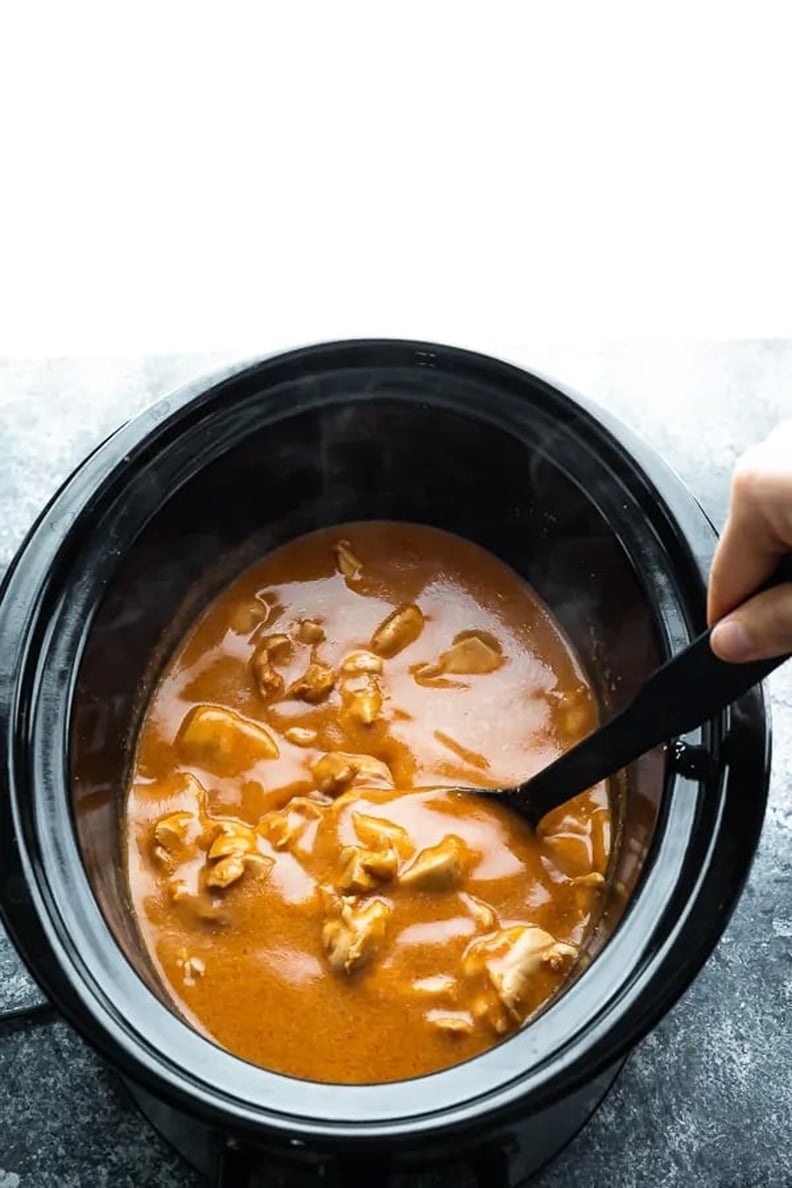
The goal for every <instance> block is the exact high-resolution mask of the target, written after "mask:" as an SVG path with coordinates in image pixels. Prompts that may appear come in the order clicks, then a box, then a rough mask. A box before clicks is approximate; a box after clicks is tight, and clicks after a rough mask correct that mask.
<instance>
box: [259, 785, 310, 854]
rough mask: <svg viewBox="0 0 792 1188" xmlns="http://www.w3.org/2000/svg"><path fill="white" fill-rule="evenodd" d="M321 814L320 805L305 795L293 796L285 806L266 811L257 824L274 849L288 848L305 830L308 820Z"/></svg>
mask: <svg viewBox="0 0 792 1188" xmlns="http://www.w3.org/2000/svg"><path fill="white" fill-rule="evenodd" d="M321 815H322V808H321V805H318V804H317V803H316V801H314V800H308V798H307V797H305V796H293V797H292V799H291V800H290V801H289V803H288V804H287V805H286V807H285V808H282V809H278V810H277V811H275V812H271V813H267V814H266V815H265V816H264V817H262V818H261V820H260V821H259V824H258V828H259V830H260V831H261V832H262V833H263V834H265V835H266V837H268V838H269V840H270V841H271V842H272V844H273V846H274V847H275V849H276V850H288V849H289V847H290V846H292V845H293V844H294V843H295V842H296V841H298V840H299V839H300V837H301V836H302V834H303V833H304V832H305V829H306V826H307V825H308V822H309V821H315V820H317V819H318V818H319V817H321Z"/></svg>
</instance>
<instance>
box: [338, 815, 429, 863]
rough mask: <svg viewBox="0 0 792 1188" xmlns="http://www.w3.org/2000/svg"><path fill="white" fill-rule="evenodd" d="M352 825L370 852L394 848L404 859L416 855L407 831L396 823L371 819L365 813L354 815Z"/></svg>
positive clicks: (376, 818) (382, 819)
mask: <svg viewBox="0 0 792 1188" xmlns="http://www.w3.org/2000/svg"><path fill="white" fill-rule="evenodd" d="M352 824H353V825H354V827H355V833H356V834H357V835H358V837H359V838H360V840H361V841H362V843H363V845H364V846H367V847H368V848H369V849H370V850H388V849H390V848H393V849H395V850H396V852H397V853H398V854H399V855H400V856H401V857H402V858H409V857H411V855H412V854H414V853H415V846H414V845H413V844H412V842H411V841H410V836H409V834H408V833H407V830H406V829H403V828H402V827H401V825H397V824H396V822H395V821H387V820H385V819H384V818H383V817H369V816H367V815H366V814H365V813H353V814H352Z"/></svg>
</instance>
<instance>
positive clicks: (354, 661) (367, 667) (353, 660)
mask: <svg viewBox="0 0 792 1188" xmlns="http://www.w3.org/2000/svg"><path fill="white" fill-rule="evenodd" d="M341 671H342V672H344V673H347V674H348V675H349V676H357V675H358V674H359V673H373V674H375V675H376V674H377V673H380V672H382V660H381V659H380V657H379V656H375V655H374V653H373V652H367V651H359V652H350V653H349V655H348V656H347V657H346V659H345V660H344V661H343V663H342V664H341Z"/></svg>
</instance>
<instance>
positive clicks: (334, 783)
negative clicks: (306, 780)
mask: <svg viewBox="0 0 792 1188" xmlns="http://www.w3.org/2000/svg"><path fill="white" fill-rule="evenodd" d="M356 759H357V756H356V755H347V754H345V753H344V752H343V751H330V752H329V754H327V755H322V757H321V759H317V760H316V762H315V763H314V764H313V765H312V766H311V771H312V772H313V776H314V779H315V780H316V786H317V788H318V789H319V791H320V792H324V793H325V794H326V795H328V796H332V795H333V793H335V792H339V791H340V790H341V789H342V788H345V787H346V785H347V784H351V783H352V781H353V780H354V778H355V776H356V775H357V772H358V768H357V763H356V761H355V760H356Z"/></svg>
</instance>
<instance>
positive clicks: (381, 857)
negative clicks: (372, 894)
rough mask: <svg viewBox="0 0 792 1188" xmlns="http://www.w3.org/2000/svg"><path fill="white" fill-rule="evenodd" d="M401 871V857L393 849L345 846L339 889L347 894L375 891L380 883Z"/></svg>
mask: <svg viewBox="0 0 792 1188" xmlns="http://www.w3.org/2000/svg"><path fill="white" fill-rule="evenodd" d="M398 869H399V857H398V855H397V853H396V851H395V850H394V849H393V847H392V846H391V847H389V848H388V849H387V850H364V849H363V848H362V847H361V846H344V848H343V850H342V851H341V878H340V880H339V884H338V885H339V887H340V888H341V890H342V891H343V892H344V893H345V894H351V893H353V892H357V891H373V890H374V888H375V887H376V886H377V885H378V884H380V883H387V882H389V880H390V879H392V878H394V876H395V874H396V871H397V870H398Z"/></svg>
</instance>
